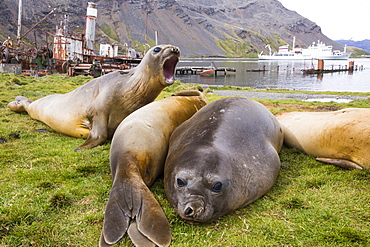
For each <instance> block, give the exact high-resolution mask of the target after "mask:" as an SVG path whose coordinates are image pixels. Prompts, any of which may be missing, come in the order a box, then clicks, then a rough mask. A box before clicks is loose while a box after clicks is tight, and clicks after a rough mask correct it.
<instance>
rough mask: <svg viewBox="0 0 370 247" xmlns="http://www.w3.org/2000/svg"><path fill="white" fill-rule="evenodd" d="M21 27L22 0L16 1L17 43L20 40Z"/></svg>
mask: <svg viewBox="0 0 370 247" xmlns="http://www.w3.org/2000/svg"><path fill="white" fill-rule="evenodd" d="M21 29H22V0H19V2H18V31H17V41H18V43H17V44H18V45H19V43H20V41H21Z"/></svg>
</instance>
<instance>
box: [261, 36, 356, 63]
mask: <svg viewBox="0 0 370 247" xmlns="http://www.w3.org/2000/svg"><path fill="white" fill-rule="evenodd" d="M293 47H295V38H294V39H293ZM266 48H268V49H269V55H262V53H263V52H261V53H260V54H259V55H258V59H260V60H305V59H323V60H347V59H348V58H349V56H351V54H352V52H346V48H347V47H346V46H344V51H343V52H341V51H338V50H334V51H333V46H332V45H325V44H324V43H323V42H321V41H317V43H315V42H313V43H312V45H310V46H309V47H308V48H307V49H303V48H293V49H292V50H290V49H289V45H282V46H280V47H279V51H278V52H274V53H272V52H271V47H270V45H266Z"/></svg>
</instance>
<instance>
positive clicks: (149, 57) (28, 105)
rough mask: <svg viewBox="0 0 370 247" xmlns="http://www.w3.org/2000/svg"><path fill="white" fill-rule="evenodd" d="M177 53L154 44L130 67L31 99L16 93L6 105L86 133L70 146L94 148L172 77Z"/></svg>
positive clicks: (67, 129) (72, 131) (66, 131)
mask: <svg viewBox="0 0 370 247" xmlns="http://www.w3.org/2000/svg"><path fill="white" fill-rule="evenodd" d="M179 56H180V50H179V48H177V47H176V46H172V45H158V46H156V47H153V48H152V49H150V50H149V51H148V53H147V54H146V55H145V57H144V58H143V60H142V61H141V63H140V64H139V65H138V66H137V67H136V68H133V69H131V70H128V71H116V72H112V73H109V74H107V75H104V76H102V77H99V78H96V79H93V80H91V81H89V82H88V83H86V84H85V85H83V86H81V87H79V88H77V89H75V90H73V91H72V92H69V93H66V94H53V95H49V96H46V97H44V98H41V99H38V100H36V101H31V100H29V99H27V98H25V97H22V96H18V97H17V98H16V99H15V101H13V102H11V103H9V104H8V108H9V109H10V110H12V111H18V112H22V111H26V112H28V114H29V115H30V116H31V117H32V118H34V119H37V120H40V121H41V122H44V123H45V124H47V125H48V126H50V127H51V128H52V129H54V130H55V131H57V132H60V133H63V134H66V135H69V136H73V137H78V138H87V140H86V142H85V143H84V144H82V145H81V146H79V147H78V148H77V149H76V150H80V149H85V148H92V147H96V146H98V145H100V144H103V143H104V142H105V141H106V139H107V138H112V136H113V133H114V131H115V130H116V128H117V126H118V125H119V124H120V123H121V121H122V120H123V119H124V118H125V117H126V116H127V115H129V114H130V113H131V112H133V111H135V110H137V109H139V108H140V107H142V106H144V105H146V104H148V103H150V102H152V101H153V100H154V99H155V98H156V97H157V96H158V95H159V94H160V92H161V91H162V90H163V89H164V88H165V87H166V86H168V85H171V84H172V83H173V82H174V74H175V67H176V64H177V62H178V60H179Z"/></svg>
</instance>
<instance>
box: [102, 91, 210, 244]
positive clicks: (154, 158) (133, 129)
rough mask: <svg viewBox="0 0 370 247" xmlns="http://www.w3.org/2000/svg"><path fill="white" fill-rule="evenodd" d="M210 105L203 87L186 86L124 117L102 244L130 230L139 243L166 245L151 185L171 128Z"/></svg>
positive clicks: (167, 233) (115, 143)
mask: <svg viewBox="0 0 370 247" xmlns="http://www.w3.org/2000/svg"><path fill="white" fill-rule="evenodd" d="M206 104H207V100H206V98H205V96H204V95H203V94H202V93H201V92H199V91H193V90H188V91H182V92H180V93H177V94H174V95H173V96H171V97H168V98H165V99H162V100H158V101H155V102H152V103H150V104H148V105H146V106H144V107H142V108H140V109H139V110H137V111H135V112H133V113H132V114H130V115H129V116H128V117H126V118H125V119H124V120H123V121H122V123H121V124H120V125H119V126H118V128H117V130H116V133H115V134H114V137H113V139H112V144H111V150H110V164H111V171H112V177H113V186H112V189H111V192H110V196H109V200H108V203H107V206H106V211H105V219H104V226H103V230H102V234H101V237H100V246H111V245H112V244H115V243H117V242H119V240H121V238H122V237H123V236H124V235H125V233H126V231H127V233H128V235H129V236H130V238H131V240H132V241H133V243H134V244H135V246H155V245H158V246H168V245H169V244H170V242H171V230H170V226H169V223H168V221H167V218H166V216H165V214H164V213H163V211H162V208H161V207H160V205H159V204H158V202H157V201H156V199H155V198H154V196H153V194H152V193H151V192H150V190H149V189H148V186H150V185H151V184H152V183H153V182H154V180H155V179H156V178H157V176H158V175H159V174H161V173H163V166H164V162H165V159H166V155H167V150H168V141H169V138H170V135H171V133H172V131H173V130H174V129H175V128H176V127H177V126H178V125H179V124H181V123H182V122H184V121H185V120H187V119H188V118H189V117H191V116H192V115H193V114H194V113H195V112H197V111H198V109H200V108H201V107H203V106H204V105H206Z"/></svg>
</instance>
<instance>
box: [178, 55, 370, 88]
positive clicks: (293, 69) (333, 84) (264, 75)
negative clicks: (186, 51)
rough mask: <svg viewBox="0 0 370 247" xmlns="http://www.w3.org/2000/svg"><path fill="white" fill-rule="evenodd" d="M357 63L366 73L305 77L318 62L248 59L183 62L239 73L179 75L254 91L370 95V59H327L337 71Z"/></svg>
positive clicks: (184, 79)
mask: <svg viewBox="0 0 370 247" xmlns="http://www.w3.org/2000/svg"><path fill="white" fill-rule="evenodd" d="M349 61H354V62H355V66H356V65H357V67H358V68H360V66H363V70H357V71H354V72H353V73H352V72H347V71H346V72H335V73H326V74H323V75H303V73H302V71H301V70H302V69H310V68H312V66H314V67H315V68H317V61H315V60H314V61H311V60H309V61H258V60H245V59H218V58H213V59H210V58H207V59H186V58H184V59H182V60H180V63H179V64H178V67H186V66H202V67H208V66H210V65H211V62H214V63H215V64H216V66H218V67H232V68H235V69H236V73H234V74H230V75H226V76H218V77H204V76H199V75H177V79H179V80H180V81H181V82H183V83H199V84H207V85H231V86H244V87H253V88H267V87H269V88H279V89H296V90H309V91H335V92H370V59H369V58H363V59H349V60H348V61H345V60H344V61H341V60H338V61H333V60H325V61H324V65H325V69H331V68H332V66H334V68H335V69H337V68H339V66H342V68H344V66H345V65H347V66H348V62H349ZM264 66H265V69H266V70H268V71H266V72H247V71H246V70H253V69H263V67H264Z"/></svg>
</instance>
